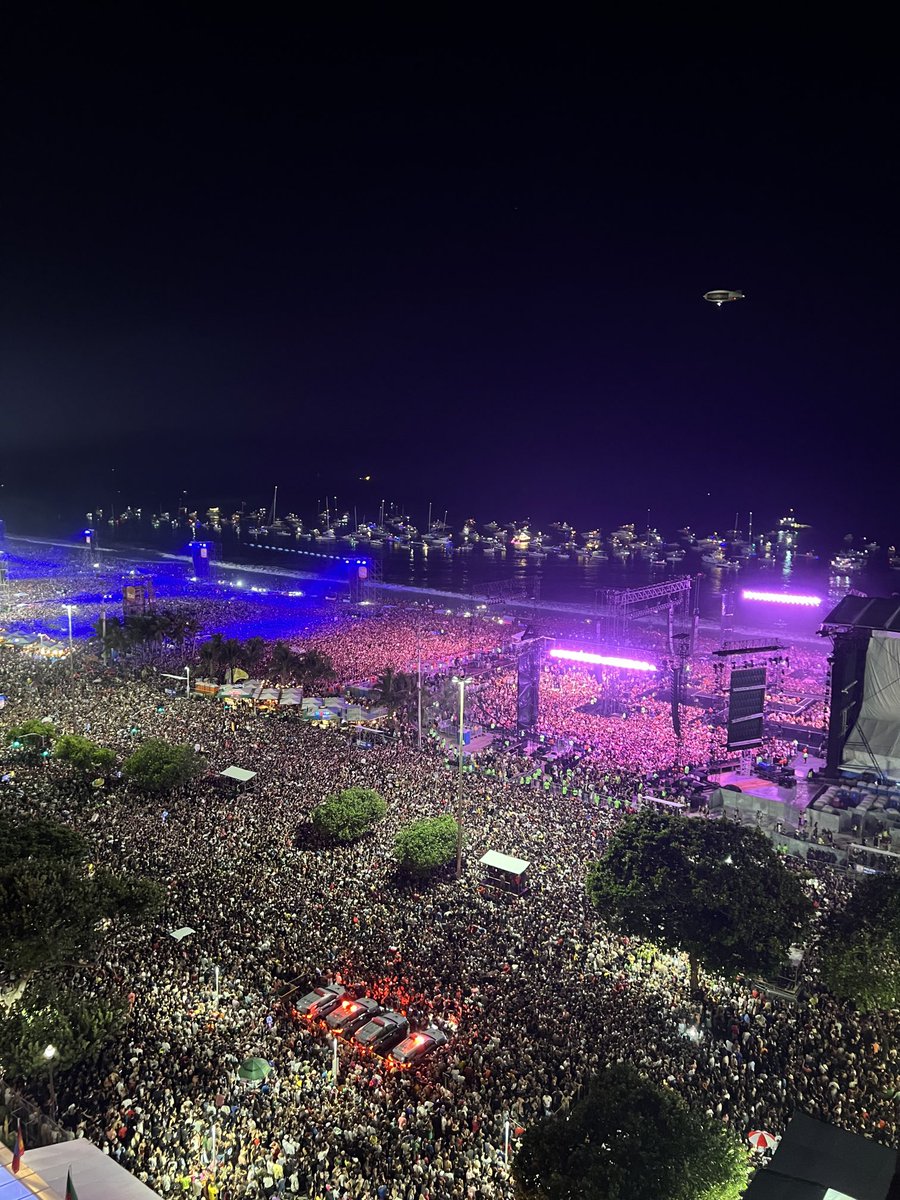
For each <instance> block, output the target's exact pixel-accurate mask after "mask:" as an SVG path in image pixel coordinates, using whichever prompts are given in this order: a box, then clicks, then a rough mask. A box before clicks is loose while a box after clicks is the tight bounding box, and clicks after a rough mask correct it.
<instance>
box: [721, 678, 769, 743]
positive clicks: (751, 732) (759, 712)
mask: <svg viewBox="0 0 900 1200" xmlns="http://www.w3.org/2000/svg"><path fill="white" fill-rule="evenodd" d="M765 707H766V668H765V667H737V668H735V669H734V670H733V671H732V672H731V680H730V682H729V686H728V726H727V737H728V740H727V742H726V745H727V748H728V749H729V750H749V749H750V748H751V747H752V746H759V745H761V743H762V734H763V720H764V718H765Z"/></svg>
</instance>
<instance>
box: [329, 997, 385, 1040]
mask: <svg viewBox="0 0 900 1200" xmlns="http://www.w3.org/2000/svg"><path fill="white" fill-rule="evenodd" d="M380 1012H381V1005H380V1004H379V1003H378V1001H377V1000H373V999H372V997H371V996H360V998H359V999H358V1000H351V999H350V997H349V996H345V997H344V999H343V1000H342V1001H341V1002H340V1004H338V1006H337V1008H333V1009H332V1010H331V1012H330V1013H329V1014H328V1016H327V1017H326V1018H325V1024H326V1025H327V1026H328V1028H329V1029H331V1030H333V1031H334V1032H335V1033H338V1034H341V1036H343V1037H352V1035H353V1034H354V1033H356V1031H357V1029H362V1027H363V1025H366V1024H368V1022H369V1021H371V1020H372V1018H373V1017H377V1016H378V1014H379V1013H380Z"/></svg>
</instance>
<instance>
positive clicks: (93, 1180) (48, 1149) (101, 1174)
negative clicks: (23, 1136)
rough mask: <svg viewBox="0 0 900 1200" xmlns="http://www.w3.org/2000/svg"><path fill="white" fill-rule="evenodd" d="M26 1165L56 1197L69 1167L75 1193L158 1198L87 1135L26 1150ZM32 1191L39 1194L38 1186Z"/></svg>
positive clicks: (112, 1198) (110, 1199)
mask: <svg viewBox="0 0 900 1200" xmlns="http://www.w3.org/2000/svg"><path fill="white" fill-rule="evenodd" d="M26 1164H27V1165H28V1167H29V1168H30V1170H31V1171H33V1172H35V1174H36V1175H38V1176H39V1177H40V1180H41V1181H42V1182H43V1183H44V1184H45V1185H46V1187H49V1188H50V1189H51V1190H52V1191H53V1192H55V1193H56V1195H57V1196H65V1194H66V1174H67V1172H68V1170H69V1167H70V1166H71V1168H72V1182H73V1183H74V1184H75V1187H76V1189H77V1190H78V1193H79V1195H81V1196H85V1197H88V1198H89V1200H159V1196H158V1194H157V1193H156V1192H154V1191H152V1190H151V1189H150V1188H148V1187H147V1186H146V1184H143V1183H141V1181H140V1180H139V1179H138V1177H137V1176H136V1175H132V1174H131V1172H130V1171H126V1169H125V1168H124V1167H121V1166H119V1164H118V1163H117V1162H116V1160H115V1158H113V1157H112V1156H111V1155H109V1154H104V1153H103V1151H102V1150H98V1149H97V1147H96V1146H95V1145H94V1144H93V1142H89V1141H88V1139H87V1138H76V1139H75V1140H74V1141H72V1142H60V1143H58V1144H57V1145H55V1146H37V1147H35V1149H34V1150H27V1149H26V1151H25V1156H24V1158H23V1159H22V1166H23V1167H24V1166H25V1165H26ZM21 1174H24V1172H23V1173H21ZM35 1183H37V1181H35ZM34 1190H35V1191H36V1192H38V1194H41V1192H40V1189H39V1188H37V1187H36V1188H35V1189H34ZM46 1194H47V1192H46V1188H45V1189H44V1190H43V1195H45V1196H46Z"/></svg>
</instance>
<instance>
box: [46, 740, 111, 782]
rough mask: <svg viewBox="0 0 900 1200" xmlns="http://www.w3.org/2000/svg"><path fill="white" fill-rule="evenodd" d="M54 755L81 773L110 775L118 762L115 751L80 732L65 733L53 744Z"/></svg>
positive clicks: (85, 774) (94, 775) (86, 774)
mask: <svg viewBox="0 0 900 1200" xmlns="http://www.w3.org/2000/svg"><path fill="white" fill-rule="evenodd" d="M53 757H54V758H55V759H58V760H59V761H60V762H64V763H67V764H68V765H69V766H70V767H71V768H72V770H73V771H75V772H76V773H77V774H79V775H84V776H92V777H96V776H98V775H101V776H102V775H108V774H109V772H110V771H111V770H112V769H113V767H114V766H115V762H116V755H115V751H113V750H109V749H107V748H106V747H105V746H98V745H97V744H96V742H92V741H91V740H90V738H86V737H82V736H81V734H79V733H64V734H63V735H62V737H60V738H57V739H56V742H55V743H54V745H53Z"/></svg>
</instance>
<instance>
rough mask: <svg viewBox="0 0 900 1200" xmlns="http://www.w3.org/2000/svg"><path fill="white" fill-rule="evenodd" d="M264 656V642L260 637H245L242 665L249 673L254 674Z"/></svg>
mask: <svg viewBox="0 0 900 1200" xmlns="http://www.w3.org/2000/svg"><path fill="white" fill-rule="evenodd" d="M265 656H266V643H265V641H264V640H263V639H262V638H261V637H252V638H247V640H246V642H244V666H245V667H246V668H247V670H248V671H249V672H250V674H251V675H256V673H257V672H258V671H259V669H260V667H261V666H262V664H263V659H264V658H265Z"/></svg>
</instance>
